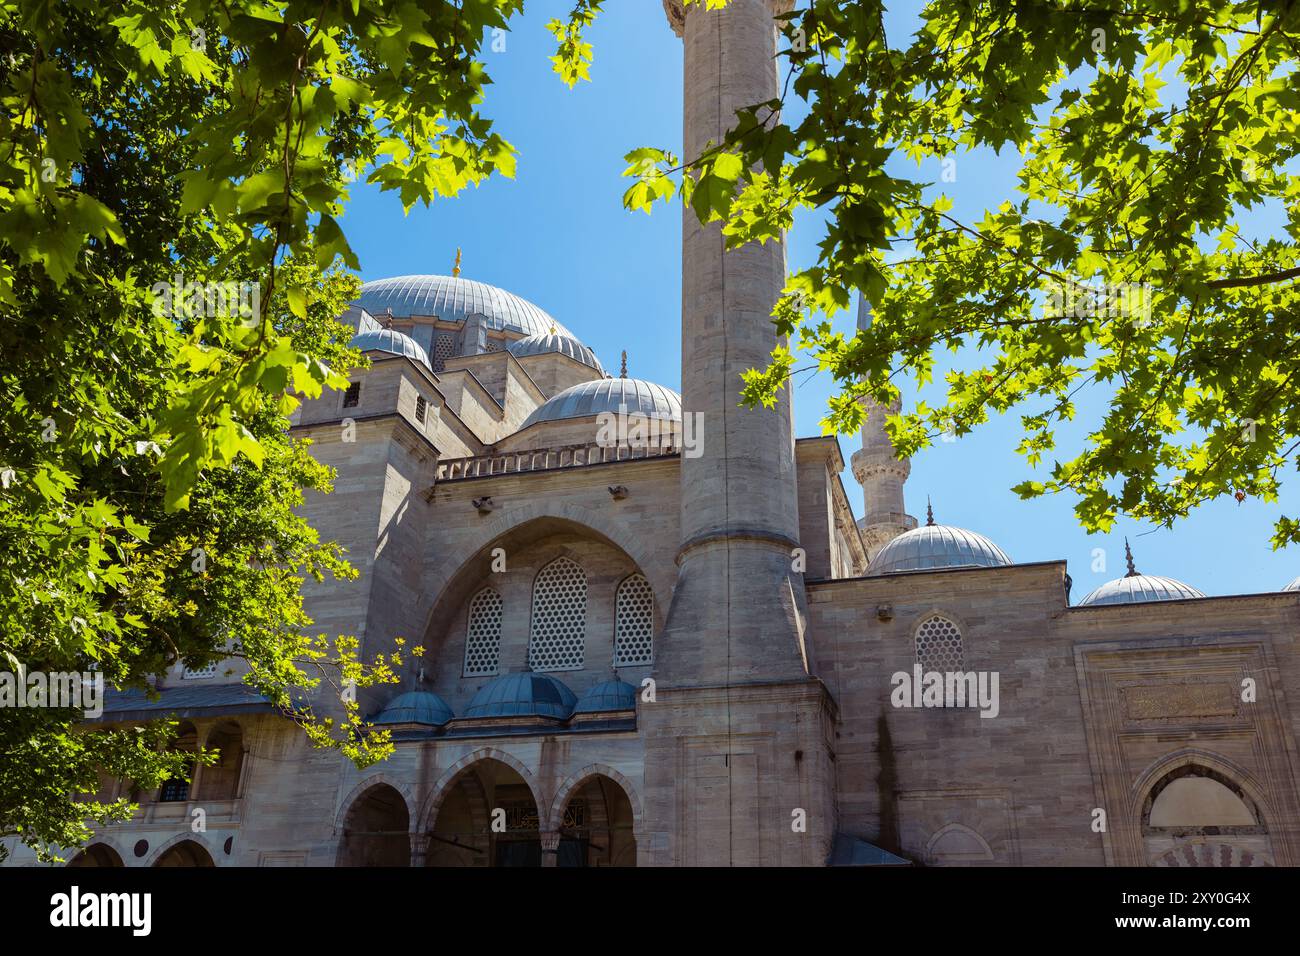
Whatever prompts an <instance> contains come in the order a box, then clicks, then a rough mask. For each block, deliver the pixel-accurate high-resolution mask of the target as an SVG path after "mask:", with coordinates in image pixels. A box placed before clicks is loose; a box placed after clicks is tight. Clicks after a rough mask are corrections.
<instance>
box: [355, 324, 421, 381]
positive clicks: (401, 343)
mask: <svg viewBox="0 0 1300 956" xmlns="http://www.w3.org/2000/svg"><path fill="white" fill-rule="evenodd" d="M348 344H349V345H351V346H352V348H354V349H360V350H361V351H363V352H389V353H391V354H392V355H405V356H406V357H407V358H409V359H411V360H412V361H413V362H419V363H420V364H421V365H423V366H424V367H425V368H427V369H429V370H430V371H433V366H432V365H430V364H429V354H428V353H427V352H425V351H424V348H423V347H422V346H421V345H420V343H419V342H417V341H415V339H413V338H411V337H410V336H409V335H406V334H405V333H403V332H398V331H397V330H396V329H369V330H367V331H365V332H358V333H357V334H356V335H354V336H352V341H351V342H350V343H348Z"/></svg>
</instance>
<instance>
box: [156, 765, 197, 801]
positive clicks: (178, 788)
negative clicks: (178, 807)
mask: <svg viewBox="0 0 1300 956" xmlns="http://www.w3.org/2000/svg"><path fill="white" fill-rule="evenodd" d="M189 772H190V773H193V772H194V771H193V769H192V766H191V768H190V769H189ZM189 798H190V782H189V781H188V780H186V779H184V778H182V777H172V778H171V779H170V780H166V781H164V782H163V785H162V786H161V787H159V788H158V802H159V803H184V802H185V801H186V800H188V799H189Z"/></svg>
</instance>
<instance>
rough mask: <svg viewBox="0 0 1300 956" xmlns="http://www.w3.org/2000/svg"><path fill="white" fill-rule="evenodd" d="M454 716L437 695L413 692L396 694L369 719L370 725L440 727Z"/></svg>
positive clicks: (421, 691) (427, 692)
mask: <svg viewBox="0 0 1300 956" xmlns="http://www.w3.org/2000/svg"><path fill="white" fill-rule="evenodd" d="M455 716H456V715H455V714H453V713H452V711H451V708H450V707H448V706H447V702H446V701H444V700H443V699H442V698H441V697H439V696H438V695H437V694H434V693H431V692H430V691H427V690H413V691H408V692H407V693H405V694H398V695H397V696H396V697H394V698H393V699H392V700H391V701H389V702H388V705H387V706H386V707H384V709H383V710H381V711H380V712H379V713H378V714H376V715H375V716H374V717H371V718H370V722H371V723H372V724H428V725H429V726H431V727H441V726H442V725H443V724H445V723H446V722H447V721H449V720H451V719H452V718H453V717H455Z"/></svg>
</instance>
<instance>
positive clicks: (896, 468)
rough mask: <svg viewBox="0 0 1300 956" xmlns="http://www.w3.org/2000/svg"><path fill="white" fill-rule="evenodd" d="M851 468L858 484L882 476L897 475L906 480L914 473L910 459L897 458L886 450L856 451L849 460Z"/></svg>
mask: <svg viewBox="0 0 1300 956" xmlns="http://www.w3.org/2000/svg"><path fill="white" fill-rule="evenodd" d="M849 466H850V467H851V468H852V469H853V477H854V478H856V479H857V480H858V484H862V483H863V482H865V481H866V480H867V479H868V478H876V477H879V476H881V475H895V476H897V477H899V478H903V479H906V478H907V476H908V475H910V474H911V473H912V462H911V460H910V459H907V458H895V457H894V456H893V454H892V453H890V452H889V451H888V450H886V449H871V450H869V451H868V450H866V449H863V450H861V451H855V452H854V453H853V456H852V457H851V458H850V459H849Z"/></svg>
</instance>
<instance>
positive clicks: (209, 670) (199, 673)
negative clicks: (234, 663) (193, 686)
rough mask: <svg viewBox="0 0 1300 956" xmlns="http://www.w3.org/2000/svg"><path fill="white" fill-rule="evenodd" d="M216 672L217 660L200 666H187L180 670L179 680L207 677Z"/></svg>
mask: <svg viewBox="0 0 1300 956" xmlns="http://www.w3.org/2000/svg"><path fill="white" fill-rule="evenodd" d="M216 674H217V662H216V661H213V662H212V663H211V664H205V665H204V666H202V667H187V668H185V669H184V670H183V671H181V680H203V679H204V678H207V677H215V676H216Z"/></svg>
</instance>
